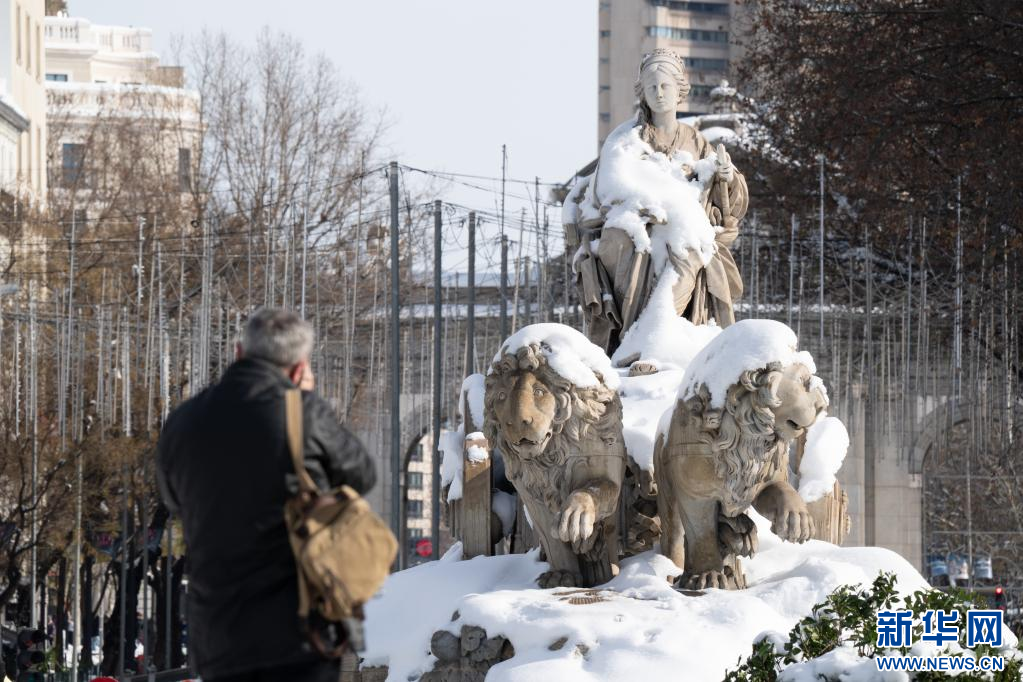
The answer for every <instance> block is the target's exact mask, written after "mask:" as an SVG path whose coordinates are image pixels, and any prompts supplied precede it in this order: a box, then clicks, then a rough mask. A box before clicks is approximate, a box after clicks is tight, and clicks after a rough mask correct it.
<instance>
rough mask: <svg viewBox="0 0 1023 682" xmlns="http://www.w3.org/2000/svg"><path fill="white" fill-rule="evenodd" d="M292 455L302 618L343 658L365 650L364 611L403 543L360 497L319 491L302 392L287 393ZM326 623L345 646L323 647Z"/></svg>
mask: <svg viewBox="0 0 1023 682" xmlns="http://www.w3.org/2000/svg"><path fill="white" fill-rule="evenodd" d="M285 406H286V429H287V440H288V451H289V452H290V453H291V460H292V465H293V466H294V468H295V474H296V475H297V476H298V482H299V492H298V495H296V496H295V497H292V498H291V499H289V500H288V501H287V503H286V504H285V507H284V519H285V523H286V524H287V527H288V536H289V538H290V540H291V549H292V551H293V552H294V554H295V563H296V567H297V569H298V571H297V572H298V596H299V599H298V615H299V619H300V622H301V623H302V625H303V627H304V628H305V630H306V632H307V634H308V636H309V639H310V641H311V643H312V644H313V646H314V648H315V649H316V650H317V651H319V652H320V654H321V655H323V656H325V657H327V658H337V657H339V656H340V655H341V654H342V653H343V651H344V647H345V644H346V643H347V645H348V646H349V647H350V648H352V649H353V650H355V651H361V650H362V648H363V647H362V642H361V639H362V638H361V636H360V635H361V631H362V627H361V626H362V620H363V618H364V616H363V611H362V606H363V604H365V603H366V602H367V601H368V600H369V599H370V598H371V597H372V596H373V595H374V594H375V593H376V592H377V590H379V589H380V586H381V585H383V583H384V580H385V579H386V578H387V575H388V573H390V570H391V565H392V564H393V563H394V557H395V556H396V554H397V552H398V542H397V540H395V538H394V534H393V533H392V532H391V529H390V528H388V527H387V524H385V523H384V522H383V520H382V519H381V518H380V517H379V516H377V515H376V514H375V513H374V512H373V510H372V509H370V506H369V503H367V502H366V500H364V499H363V498H362V496H360V495H359V494H358V493H357V492H355V490H353V489H352V488H350V487H349V486H347V485H342V486H340V487H338V488H335V489H334V490H331V491H327V492H324V491H321V490H320V489H319V488H317V486H316V483H315V482H314V481H313V479H312V477H311V476H310V475H309V472H308V471H306V468H305V463H304V462H305V455H304V448H303V442H304V441H303V435H302V392H301V391H300V390H299V389H290V390H288V391H287V392H286V393H285ZM317 622H319V623H320V624H325V625H328V626H330V625H336V626H341V627H343V628H344V629H345V631H346V633H347V637H345V638H338V639H342V640H346V641H342V642H341V643H340V644H328V643H327V642H326V641H325V640H324V636H323V632H322V629H321V628H320V627H317V626H316V625H314V624H315V623H317Z"/></svg>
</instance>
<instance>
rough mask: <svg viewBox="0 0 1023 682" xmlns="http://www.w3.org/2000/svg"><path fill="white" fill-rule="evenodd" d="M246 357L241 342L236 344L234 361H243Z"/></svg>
mask: <svg viewBox="0 0 1023 682" xmlns="http://www.w3.org/2000/svg"><path fill="white" fill-rule="evenodd" d="M244 356H245V351H243V350H242V344H241V343H240V342H236V343H235V344H234V359H235V360H241V359H242V358H243V357H244Z"/></svg>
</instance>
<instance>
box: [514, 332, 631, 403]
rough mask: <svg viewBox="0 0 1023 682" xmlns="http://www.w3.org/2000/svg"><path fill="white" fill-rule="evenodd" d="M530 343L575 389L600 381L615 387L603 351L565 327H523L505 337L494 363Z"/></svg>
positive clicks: (613, 374)
mask: <svg viewBox="0 0 1023 682" xmlns="http://www.w3.org/2000/svg"><path fill="white" fill-rule="evenodd" d="M533 344H538V345H539V346H540V352H541V353H543V356H544V357H545V358H547V363H548V364H549V365H550V366H551V369H553V370H554V371H555V372H557V373H558V375H560V376H561V377H562V378H564V379H567V380H568V381H571V382H572V383H573V384H575V385H576V386H579V387H580V388H595V387H596V386H598V385H599V384H600V379H603V380H604V383H605V384H607V386H608V387H609V388H618V374H617V373H616V372H615V371H614V368H612V367H611V361H610V360H608V358H607V355H606V354H605V353H604V351H603V350H602V349H601V348H600V347H599V346H597V345H594V344H593V343H591V342H590V340H589V339H587V338H586V336H585V335H584V334H582V333H581V332H578V331H576V330H575V329H572V328H571V327H569V326H567V325H564V324H556V323H544V324H531V325H529V326H528V327H523V328H522V329H520V330H518V331H517V332H515V333H514V334H512V335H511V336H509V337H508V340H507V341H505V342H504V344H503V345H502V346H501V350H500V351H498V353H497V355H495V356H494V362H497V361H498V360H500V359H501V358H502V357H504V356H505V355H507V354H509V353H515V352H517V351H518V350H519V349H520V348H525V347H526V346H530V345H533Z"/></svg>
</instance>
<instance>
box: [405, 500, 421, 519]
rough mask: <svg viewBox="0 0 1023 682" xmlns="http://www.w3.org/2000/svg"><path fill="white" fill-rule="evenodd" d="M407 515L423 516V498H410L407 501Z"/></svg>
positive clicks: (419, 517) (417, 517)
mask: <svg viewBox="0 0 1023 682" xmlns="http://www.w3.org/2000/svg"><path fill="white" fill-rule="evenodd" d="M405 516H407V517H409V518H410V519H421V518H423V501H422V500H409V501H408V502H406V503H405Z"/></svg>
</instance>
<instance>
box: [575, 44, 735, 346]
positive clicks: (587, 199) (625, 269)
mask: <svg viewBox="0 0 1023 682" xmlns="http://www.w3.org/2000/svg"><path fill="white" fill-rule="evenodd" d="M689 89H690V86H689V81H688V78H687V77H686V71H685V66H684V64H683V62H682V59H681V58H680V57H679V56H678V55H676V54H675V53H673V52H671V51H670V50H665V49H658V50H655V51H654V52H652V53H650V54H648V55H646V56H645V57H644V58H643V61H642V63H641V64H640V68H639V77H638V79H637V81H636V95H637V97H638V98H639V108H638V111H637V114H636V117H635V118H634V119H633V120H632V121H630V122H628V123H626V124H623V125H622V126H619V128H618V129H616V130H615V132H614V133H612V134H611V135H609V136H608V138H607V140H606V141H605V143H604V146H603V148H602V149H601V152H600V157H599V159H598V162H597V168H596V170H595V171H594V173H593V174H592V175H590V176H587V177H585V178H582V179H581V180H580V181H579V182H577V184H576V185H575V187H574V188H573V190H572V192H570V194H569V196H568V198H567V199H566V205H565V214H564V220H563V222H564V224H565V229H566V236H567V240H568V243H569V246H570V247H578V252H577V254H576V261H575V267H576V272H577V273H578V279H579V282H578V284H579V289H580V296H581V299H582V303H583V305H584V306H585V309H586V314H587V318H588V320H587V321H588V326H587V329H588V335H589V337H590V340H591V341H593V343H595V344H597V345H598V346H602V347H603V348H604V350H605V351H606V352H607V353H608V355H612V354H613V353H614V351H615V349H616V348H617V347H618V345H619V342H620V339H621V337H622V336H623V335H624V333H625V331H626V330H627V329H628V328H629V326H630V325H632V323H633V322H635V321H636V320H637V318H638V317H639V314H640V312H641V311H642V309H643V307H644V306H645V305H646V303H647V299H648V298H649V296H650V293H651V291H652V290H653V287H654V285H655V284H656V282H657V280H658V278H659V277H660V275H661V273H662V272H664V271H665V270H666V268H669V267H670V268H673V269H674V271H675V272H676V273H677V274H678V277H677V280H676V281H675V282H674V283H673V285H672V294H673V298H674V303H675V309H676V312H677V314H678V315H682V316H685V317H686V318H688V319H689V320H691V321H692V322H693V323H694V324H704V323H706V322H708V321H710V320H711V319H714V320H715V321H716V322H717V323H718V324H719V325H721V326H727V325H729V324H731V323H732V322H734V321H735V317H734V314H733V312H732V301H733V300H734V299H735V298H736V297H738V296H739V295H740V294H741V293H742V281H741V279H740V276H739V271H738V268H736V266H735V261H734V260H733V259H732V256H731V253H730V252H729V250H728V246H729V245H730V244H731V243H732V242H733V241H735V238H736V236H737V235H738V226H739V221H740V220H741V219H742V217H743V216H744V215H745V213H746V207H747V205H748V192H747V188H746V181H745V179H744V178H743V176H742V174H741V173H739V171H738V170H737V169H736V168H735V167H734V166H733V165H732V163H731V159H730V158H729V156H728V153H727V152H726V151H725V150H724V147H723V146H720V145H719V146H718V148H717V150H715V149H713V148H712V147H711V145H710V144H709V143H708V142H707V141H706V139H704V137H703V136H702V135H701V134H700V133H699V132H698V131H697V130H696V129H694V128H692V127H691V126H688V125H686V124H684V123H682V122H680V121H678V120H677V118H676V112H677V111H678V108H679V105H680V104H681V103H682V102H683V101H684V100H685V98H686V96H687V95H688V93H689ZM691 188H693V189H692V192H691V193H692V197H689V196H688V194H689V193H690V189H691ZM669 195H671V196H669ZM683 195H686V196H683ZM676 199H677V201H676ZM682 199H685V202H684V201H682ZM673 201H674V202H675V203H672V202H673ZM686 202H688V204H687V203H686ZM690 207H694V208H695V213H699V215H697V216H694V215H693V213H694V210H693V209H691V208H690ZM701 221H702V227H701V226H700V225H699V224H698V223H700V222H701ZM626 360H627V359H626ZM619 364H627V363H626V362H620V363H619Z"/></svg>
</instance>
